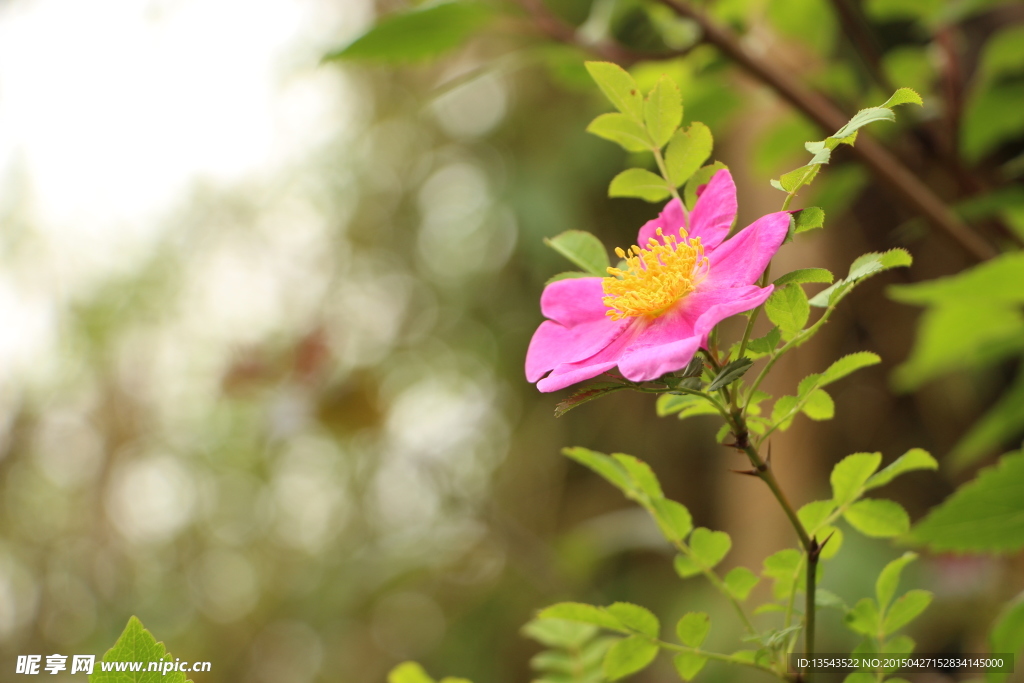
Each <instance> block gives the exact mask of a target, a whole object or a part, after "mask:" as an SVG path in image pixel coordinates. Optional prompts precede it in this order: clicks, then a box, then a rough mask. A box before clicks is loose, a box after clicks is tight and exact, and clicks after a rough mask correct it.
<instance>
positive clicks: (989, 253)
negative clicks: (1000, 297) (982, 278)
mask: <svg viewBox="0 0 1024 683" xmlns="http://www.w3.org/2000/svg"><path fill="white" fill-rule="evenodd" d="M530 1H533V0H530ZM661 2H662V4H664V5H667V6H668V7H669V8H671V9H672V10H673V11H675V12H676V13H677V14H678V15H680V16H682V17H686V18H688V19H690V20H692V21H694V22H695V23H696V24H697V25H698V26H700V28H701V31H702V32H703V35H704V41H705V42H707V43H710V44H712V45H714V46H715V47H717V48H718V49H719V50H721V51H722V53H724V54H725V55H726V56H727V57H729V58H730V59H731V60H732V61H734V62H736V63H737V64H738V65H739V66H740V67H742V68H743V69H744V70H746V71H747V72H748V73H749V74H751V75H752V76H754V77H755V78H757V79H758V80H760V81H762V82H763V83H765V84H766V85H768V86H770V87H771V88H772V89H773V90H775V92H776V93H777V94H778V95H779V96H780V97H782V98H783V99H784V100H786V101H787V102H789V103H790V104H792V105H793V106H794V107H796V108H797V109H799V110H800V111H801V112H803V113H804V115H806V116H807V117H808V118H810V119H811V120H812V121H814V122H815V123H816V124H818V126H820V127H821V128H822V129H823V130H824V131H825V132H827V133H829V134H831V133H834V132H835V131H837V130H839V129H840V128H841V127H842V126H843V125H845V124H846V121H847V118H848V117H847V116H846V115H845V114H844V113H843V112H841V111H840V110H839V109H837V108H836V107H835V106H834V105H833V104H832V103H831V102H829V101H828V100H827V99H825V98H824V97H823V96H821V95H820V94H819V93H817V92H815V91H813V90H811V89H809V88H807V87H805V86H804V85H803V84H802V83H801V82H800V81H798V80H797V79H796V78H794V77H793V76H792V75H791V74H789V73H788V72H786V71H783V70H782V69H779V68H778V67H776V66H775V65H774V64H772V63H771V62H768V61H765V60H760V59H757V58H756V57H754V56H753V55H752V54H750V53H749V52H748V51H747V50H746V49H745V48H744V47H743V46H742V45H741V44H740V42H739V40H738V39H737V38H736V36H734V35H733V34H732V33H731V32H730V31H729V30H727V29H725V28H723V27H721V26H719V25H718V24H716V23H715V22H714V21H712V20H711V19H709V18H708V17H707V16H706V15H705V14H704V13H703V12H700V11H698V10H696V9H694V8H693V7H691V6H690V5H689V4H687V3H685V2H682V1H681V0H661ZM853 151H854V153H855V154H856V155H857V156H858V157H860V159H861V161H863V162H864V163H865V164H866V165H867V166H868V167H869V168H870V169H871V170H872V171H873V172H874V174H875V176H877V177H878V178H879V179H881V180H882V181H883V182H884V183H886V184H888V185H889V186H890V187H892V188H893V190H895V191H896V193H897V194H898V195H900V197H902V198H903V200H904V201H905V202H907V203H908V204H909V205H910V206H912V207H913V208H914V209H915V210H916V211H917V212H919V213H920V214H921V215H922V216H924V217H925V218H927V219H928V220H929V221H931V222H932V223H933V224H934V225H936V226H937V227H939V228H940V229H941V230H942V231H943V232H945V233H946V234H947V235H948V236H949V237H951V238H953V239H954V240H955V241H956V242H957V243H958V244H959V245H960V246H961V247H963V248H964V249H965V250H966V251H967V252H968V253H970V254H971V255H972V256H974V257H975V258H976V259H978V260H980V261H984V260H986V259H989V258H992V257H993V256H995V255H996V250H995V249H994V248H993V247H992V245H990V244H989V243H988V242H986V241H985V240H984V239H982V238H981V237H980V236H979V235H978V234H977V233H975V232H974V231H973V230H971V228H970V227H969V226H968V225H967V224H965V223H964V222H963V221H961V220H960V218H959V217H958V216H957V215H956V214H955V213H954V212H953V211H952V210H951V209H950V208H949V207H948V206H946V204H945V202H943V201H942V200H941V199H940V198H939V197H938V196H937V195H936V194H935V193H934V192H933V191H932V190H931V189H930V188H929V187H928V186H927V185H925V184H924V183H923V182H922V181H921V179H920V178H918V177H917V176H916V175H914V174H913V173H912V172H911V171H910V169H908V168H907V167H906V166H905V165H904V164H903V163H902V162H900V160H899V159H898V158H896V157H895V156H893V155H892V154H890V153H889V151H888V150H886V149H885V148H884V147H883V146H882V145H880V144H879V143H878V142H876V141H874V140H872V139H871V138H868V137H867V136H865V135H863V131H862V134H861V135H860V136H859V138H858V140H857V145H856V146H855V147H854V148H853Z"/></svg>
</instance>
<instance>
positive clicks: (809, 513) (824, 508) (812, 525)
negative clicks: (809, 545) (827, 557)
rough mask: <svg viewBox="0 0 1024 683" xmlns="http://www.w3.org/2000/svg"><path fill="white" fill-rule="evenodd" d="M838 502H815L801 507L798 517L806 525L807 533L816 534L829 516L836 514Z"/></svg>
mask: <svg viewBox="0 0 1024 683" xmlns="http://www.w3.org/2000/svg"><path fill="white" fill-rule="evenodd" d="M835 509H836V502H835V501H834V500H815V501H812V502H810V503H807V504H806V505H803V506H801V507H800V509H799V510H797V511H796V516H797V518H798V519H799V520H800V523H801V524H803V525H804V529H806V530H807V533H809V534H814V533H816V532H817V530H818V527H820V526H821V525H822V524H824V523H825V520H826V519H828V517H829V515H831V514H832V513H833V512H835Z"/></svg>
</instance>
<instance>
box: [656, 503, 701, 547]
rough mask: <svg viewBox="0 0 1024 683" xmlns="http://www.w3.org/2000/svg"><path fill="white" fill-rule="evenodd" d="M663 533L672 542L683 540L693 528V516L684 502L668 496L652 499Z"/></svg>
mask: <svg viewBox="0 0 1024 683" xmlns="http://www.w3.org/2000/svg"><path fill="white" fill-rule="evenodd" d="M651 507H653V508H654V518H655V521H657V522H658V526H659V527H660V528H661V533H663V534H664V535H665V538H667V539H668V540H669V541H671V542H681V541H683V540H684V539H685V538H686V536H687V535H688V534H689V533H690V532H691V531H692V530H693V517H691V516H690V511H689V510H687V509H686V506H685V505H683V504H682V503H677V502H676V501H674V500H669V499H667V498H659V499H656V500H652V501H651Z"/></svg>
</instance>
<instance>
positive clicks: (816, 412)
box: [800, 389, 836, 420]
mask: <svg viewBox="0 0 1024 683" xmlns="http://www.w3.org/2000/svg"><path fill="white" fill-rule="evenodd" d="M800 410H802V411H803V413H804V414H805V415H806V416H807V417H809V418H811V419H812V420H831V419H832V418H833V417H834V416H835V414H836V404H835V403H834V402H833V401H832V397H831V396H829V395H828V393H827V392H826V391H825V390H824V389H815V390H814V391H812V392H811V393H810V394H808V395H807V397H806V398H805V399H804V405H803V407H802V408H801V409H800Z"/></svg>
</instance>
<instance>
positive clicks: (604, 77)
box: [585, 62, 644, 123]
mask: <svg viewBox="0 0 1024 683" xmlns="http://www.w3.org/2000/svg"><path fill="white" fill-rule="evenodd" d="M585 66H586V67H587V72H588V73H590V77H591V78H593V79H594V81H595V82H596V83H597V85H598V87H599V88H601V92H603V93H604V95H605V97H607V98H608V100H609V101H610V102H611V103H612V104H613V105H614V106H615V108H616V109H618V110H619V111H620V112H622V113H623V114H625V115H626V116H629V117H630V118H632V119H633V120H634V121H636V122H637V123H640V122H641V121H643V120H644V100H643V97H642V96H641V95H640V89H639V88H638V87H637V84H636V81H634V80H633V77H632V76H630V75H629V72H627V71H626V70H625V69H623V68H622V67H621V66H619V65H618V64H612V63H611V62H586V64H585Z"/></svg>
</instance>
